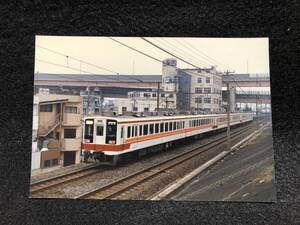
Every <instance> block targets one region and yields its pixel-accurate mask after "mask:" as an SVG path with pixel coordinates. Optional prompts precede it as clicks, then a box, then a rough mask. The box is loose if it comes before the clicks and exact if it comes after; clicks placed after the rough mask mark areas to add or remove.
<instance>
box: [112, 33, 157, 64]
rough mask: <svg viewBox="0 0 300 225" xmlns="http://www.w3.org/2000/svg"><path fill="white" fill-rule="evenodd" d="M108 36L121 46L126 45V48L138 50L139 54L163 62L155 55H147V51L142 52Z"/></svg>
mask: <svg viewBox="0 0 300 225" xmlns="http://www.w3.org/2000/svg"><path fill="white" fill-rule="evenodd" d="M108 38H109V39H111V40H112V41H114V42H117V43H119V44H120V45H123V46H125V47H127V48H129V49H131V50H133V51H135V52H138V53H140V54H142V55H144V56H146V57H148V58H150V59H153V60H155V61H157V62H160V63H163V61H162V60H160V59H157V58H155V57H153V56H151V55H148V54H147V53H144V52H142V51H140V50H138V49H136V48H134V47H131V46H129V45H126V44H124V43H123V42H121V41H118V40H116V39H114V38H112V37H108Z"/></svg>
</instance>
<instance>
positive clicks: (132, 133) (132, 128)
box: [131, 126, 134, 137]
mask: <svg viewBox="0 0 300 225" xmlns="http://www.w3.org/2000/svg"><path fill="white" fill-rule="evenodd" d="M131 137H134V126H132V127H131Z"/></svg>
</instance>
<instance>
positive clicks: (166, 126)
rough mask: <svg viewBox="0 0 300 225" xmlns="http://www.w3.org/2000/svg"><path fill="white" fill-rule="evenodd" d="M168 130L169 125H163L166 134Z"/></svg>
mask: <svg viewBox="0 0 300 225" xmlns="http://www.w3.org/2000/svg"><path fill="white" fill-rule="evenodd" d="M168 130H169V123H165V131H166V132H167V131H168Z"/></svg>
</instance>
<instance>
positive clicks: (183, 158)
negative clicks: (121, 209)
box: [75, 124, 253, 199]
mask: <svg viewBox="0 0 300 225" xmlns="http://www.w3.org/2000/svg"><path fill="white" fill-rule="evenodd" d="M252 129H253V127H252V126H251V124H250V125H249V126H247V127H245V128H243V129H240V130H238V131H235V132H233V133H232V134H231V137H232V140H234V139H236V138H238V137H239V136H240V135H241V134H244V133H246V132H247V131H249V130H252ZM224 143H226V137H221V138H218V139H215V140H214V141H211V142H209V143H207V144H204V145H202V146H200V147H199V146H198V147H195V148H194V149H192V150H190V151H188V152H185V153H182V154H179V155H177V156H174V157H172V158H170V159H168V160H165V161H163V162H160V163H158V164H156V165H153V166H150V167H148V168H145V169H142V170H140V171H138V172H136V173H134V174H131V175H129V176H127V177H124V178H121V179H119V180H116V181H114V182H112V183H110V184H108V185H106V186H103V187H100V188H97V189H95V190H92V191H90V192H87V193H84V194H82V195H80V196H77V197H75V199H78V198H80V199H127V198H126V196H130V194H132V192H134V191H136V190H137V187H138V186H143V184H144V183H147V182H149V181H151V180H152V179H155V178H157V179H160V176H162V175H164V174H166V173H169V171H170V170H172V169H173V168H175V167H177V166H179V165H181V164H184V163H186V162H188V161H189V160H191V159H192V158H194V157H196V156H199V155H201V154H203V153H204V152H207V151H209V150H211V149H213V148H214V147H217V146H218V145H221V144H224Z"/></svg>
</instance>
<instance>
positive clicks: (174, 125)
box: [173, 122, 177, 130]
mask: <svg viewBox="0 0 300 225" xmlns="http://www.w3.org/2000/svg"><path fill="white" fill-rule="evenodd" d="M176 125H177V123H176V122H173V127H174V130H176V129H177V126H176Z"/></svg>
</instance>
